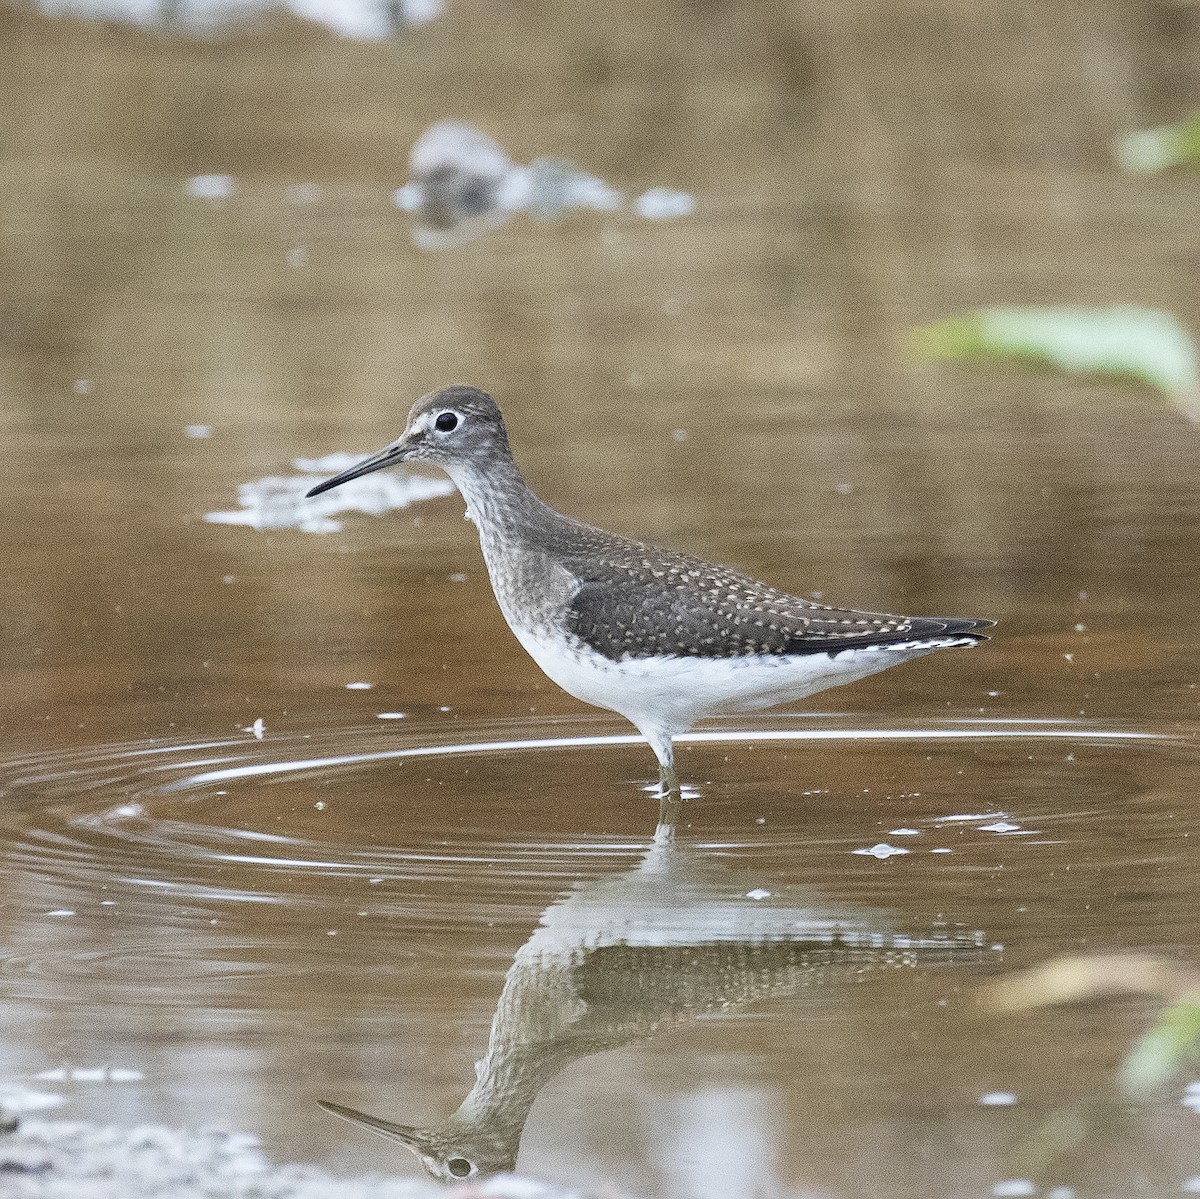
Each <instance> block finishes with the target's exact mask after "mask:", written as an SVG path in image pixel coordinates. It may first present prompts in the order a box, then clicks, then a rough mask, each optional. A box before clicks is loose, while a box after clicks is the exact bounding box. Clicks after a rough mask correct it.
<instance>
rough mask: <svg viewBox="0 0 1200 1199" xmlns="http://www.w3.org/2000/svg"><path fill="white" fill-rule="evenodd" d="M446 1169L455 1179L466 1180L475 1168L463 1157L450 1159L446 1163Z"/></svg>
mask: <svg viewBox="0 0 1200 1199" xmlns="http://www.w3.org/2000/svg"><path fill="white" fill-rule="evenodd" d="M446 1169H447V1170H449V1171H450V1173H451V1174H453V1175H454V1177H455V1178H466V1176H467V1175H468V1174H470V1173H471V1171H472V1170H474V1169H475V1167H474V1166H473V1165H471V1163H470V1162H469V1161H467V1159H466V1158H465V1157H452V1158H451V1159H450V1160H449V1161H448V1162H447V1163H446Z"/></svg>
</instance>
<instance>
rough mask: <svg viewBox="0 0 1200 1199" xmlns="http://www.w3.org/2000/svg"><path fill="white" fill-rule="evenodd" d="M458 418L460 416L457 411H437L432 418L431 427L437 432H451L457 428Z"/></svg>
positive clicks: (459, 418)
mask: <svg viewBox="0 0 1200 1199" xmlns="http://www.w3.org/2000/svg"><path fill="white" fill-rule="evenodd" d="M460 420H461V417H460V416H459V415H458V413H457V412H451V411H450V410H449V409H447V410H446V411H445V412H439V413H438V414H437V416H435V417H434V418H433V427H434V430H435V431H436V432H438V433H453V432H454V430H455V429H457V428H458V425H459V421H460Z"/></svg>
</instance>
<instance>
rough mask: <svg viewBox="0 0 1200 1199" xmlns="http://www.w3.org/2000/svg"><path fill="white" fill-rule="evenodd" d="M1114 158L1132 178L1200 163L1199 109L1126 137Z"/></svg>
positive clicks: (1117, 144)
mask: <svg viewBox="0 0 1200 1199" xmlns="http://www.w3.org/2000/svg"><path fill="white" fill-rule="evenodd" d="M1113 154H1114V155H1115V156H1116V159H1117V161H1118V162H1119V163H1120V164H1121V167H1122V168H1123V169H1124V170H1126V171H1128V172H1129V173H1130V174H1132V175H1153V174H1156V173H1157V172H1159V171H1165V170H1167V169H1168V168H1170V167H1177V166H1186V165H1187V164H1189V163H1200V109H1197V110H1196V111H1195V112H1193V113H1190V114H1189V115H1188V116H1186V117H1184V118H1183V120H1182V121H1176V122H1175V124H1173V125H1159V126H1157V128H1154V129H1139V130H1137V131H1136V132H1135V133H1126V134H1124V135H1123V136H1122V137H1118V138H1117V139H1116V140H1115V141H1114V142H1113Z"/></svg>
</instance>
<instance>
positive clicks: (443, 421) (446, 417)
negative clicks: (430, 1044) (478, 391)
mask: <svg viewBox="0 0 1200 1199" xmlns="http://www.w3.org/2000/svg"><path fill="white" fill-rule="evenodd" d="M433 427H434V428H435V429H436V430H437V431H438V432H439V433H449V432H450V431H451V430H452V429H457V428H458V413H457V412H439V413H438V415H437V420H435V421H434V422H433ZM454 1160H455V1161H461V1160H463V1159H462V1158H455V1159H454Z"/></svg>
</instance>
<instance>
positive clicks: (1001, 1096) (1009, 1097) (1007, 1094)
mask: <svg viewBox="0 0 1200 1199" xmlns="http://www.w3.org/2000/svg"><path fill="white" fill-rule="evenodd" d="M1016 1101H1017V1097H1016V1095H1014V1094H1013V1093H1012V1091H989V1092H988V1093H987V1094H986V1095H980V1096H979V1106H980V1107H1012V1105H1013V1104H1014V1103H1016Z"/></svg>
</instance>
